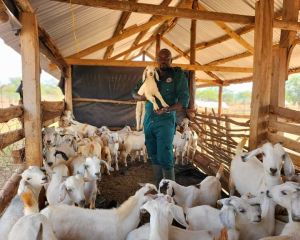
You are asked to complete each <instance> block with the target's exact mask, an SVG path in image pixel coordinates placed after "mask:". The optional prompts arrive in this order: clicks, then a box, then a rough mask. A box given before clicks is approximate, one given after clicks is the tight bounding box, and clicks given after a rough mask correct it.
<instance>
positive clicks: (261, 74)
mask: <svg viewBox="0 0 300 240" xmlns="http://www.w3.org/2000/svg"><path fill="white" fill-rule="evenodd" d="M273 16H274V0H269V1H265V0H261V1H257V2H256V4H255V35H254V43H255V52H254V64H253V66H254V68H253V88H252V100H251V115H250V139H249V147H250V150H252V149H254V148H256V147H257V146H258V145H259V144H260V143H261V142H262V141H263V140H265V139H266V137H267V118H268V115H269V111H268V110H269V109H268V106H269V104H270V89H271V77H272V76H271V75H272V44H273V42H272V38H273V18H274V17H273ZM262 89H263V91H262Z"/></svg>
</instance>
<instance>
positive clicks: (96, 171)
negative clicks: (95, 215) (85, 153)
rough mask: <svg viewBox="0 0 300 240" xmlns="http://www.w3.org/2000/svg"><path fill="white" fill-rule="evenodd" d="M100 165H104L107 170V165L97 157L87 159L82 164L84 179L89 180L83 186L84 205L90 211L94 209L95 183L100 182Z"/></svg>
mask: <svg viewBox="0 0 300 240" xmlns="http://www.w3.org/2000/svg"><path fill="white" fill-rule="evenodd" d="M101 164H104V165H105V166H106V168H107V169H108V167H109V166H108V164H107V163H106V162H105V161H103V160H99V159H98V158H97V157H92V158H90V157H88V158H86V160H85V163H84V168H85V173H84V177H85V178H87V179H88V180H89V181H88V182H86V183H85V185H84V195H85V204H86V205H89V207H90V208H91V209H93V208H95V201H96V197H97V181H100V180H101Z"/></svg>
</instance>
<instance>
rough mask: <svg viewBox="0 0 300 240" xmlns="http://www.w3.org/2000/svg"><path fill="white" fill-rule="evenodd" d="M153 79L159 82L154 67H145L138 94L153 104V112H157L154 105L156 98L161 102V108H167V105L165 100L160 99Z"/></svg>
mask: <svg viewBox="0 0 300 240" xmlns="http://www.w3.org/2000/svg"><path fill="white" fill-rule="evenodd" d="M154 76H155V78H156V79H157V81H159V76H158V73H157V71H156V69H155V67H154V66H147V67H146V69H145V70H144V73H143V85H142V86H141V87H140V89H139V91H138V94H139V95H144V94H145V97H146V98H147V100H149V101H150V102H151V103H152V104H153V108H154V110H158V109H159V107H158V105H157V103H156V100H155V97H157V98H158V100H159V101H160V102H161V105H162V106H163V107H168V106H169V105H168V104H167V103H166V102H165V100H164V99H163V98H162V96H161V94H160V92H159V90H158V87H157V85H156V82H155V79H154Z"/></svg>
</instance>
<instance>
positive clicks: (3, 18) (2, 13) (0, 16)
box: [0, 0, 9, 24]
mask: <svg viewBox="0 0 300 240" xmlns="http://www.w3.org/2000/svg"><path fill="white" fill-rule="evenodd" d="M8 20H9V17H8V14H7V12H6V7H5V5H4V3H3V2H2V0H0V24H1V23H5V22H7V21H8Z"/></svg>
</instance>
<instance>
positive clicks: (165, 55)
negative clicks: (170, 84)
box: [157, 49, 172, 70]
mask: <svg viewBox="0 0 300 240" xmlns="http://www.w3.org/2000/svg"><path fill="white" fill-rule="evenodd" d="M157 62H158V65H159V68H160V69H161V70H166V69H167V68H169V67H171V63H172V56H171V52H170V51H168V50H166V49H164V50H162V51H160V52H159V54H158V57H157Z"/></svg>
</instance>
